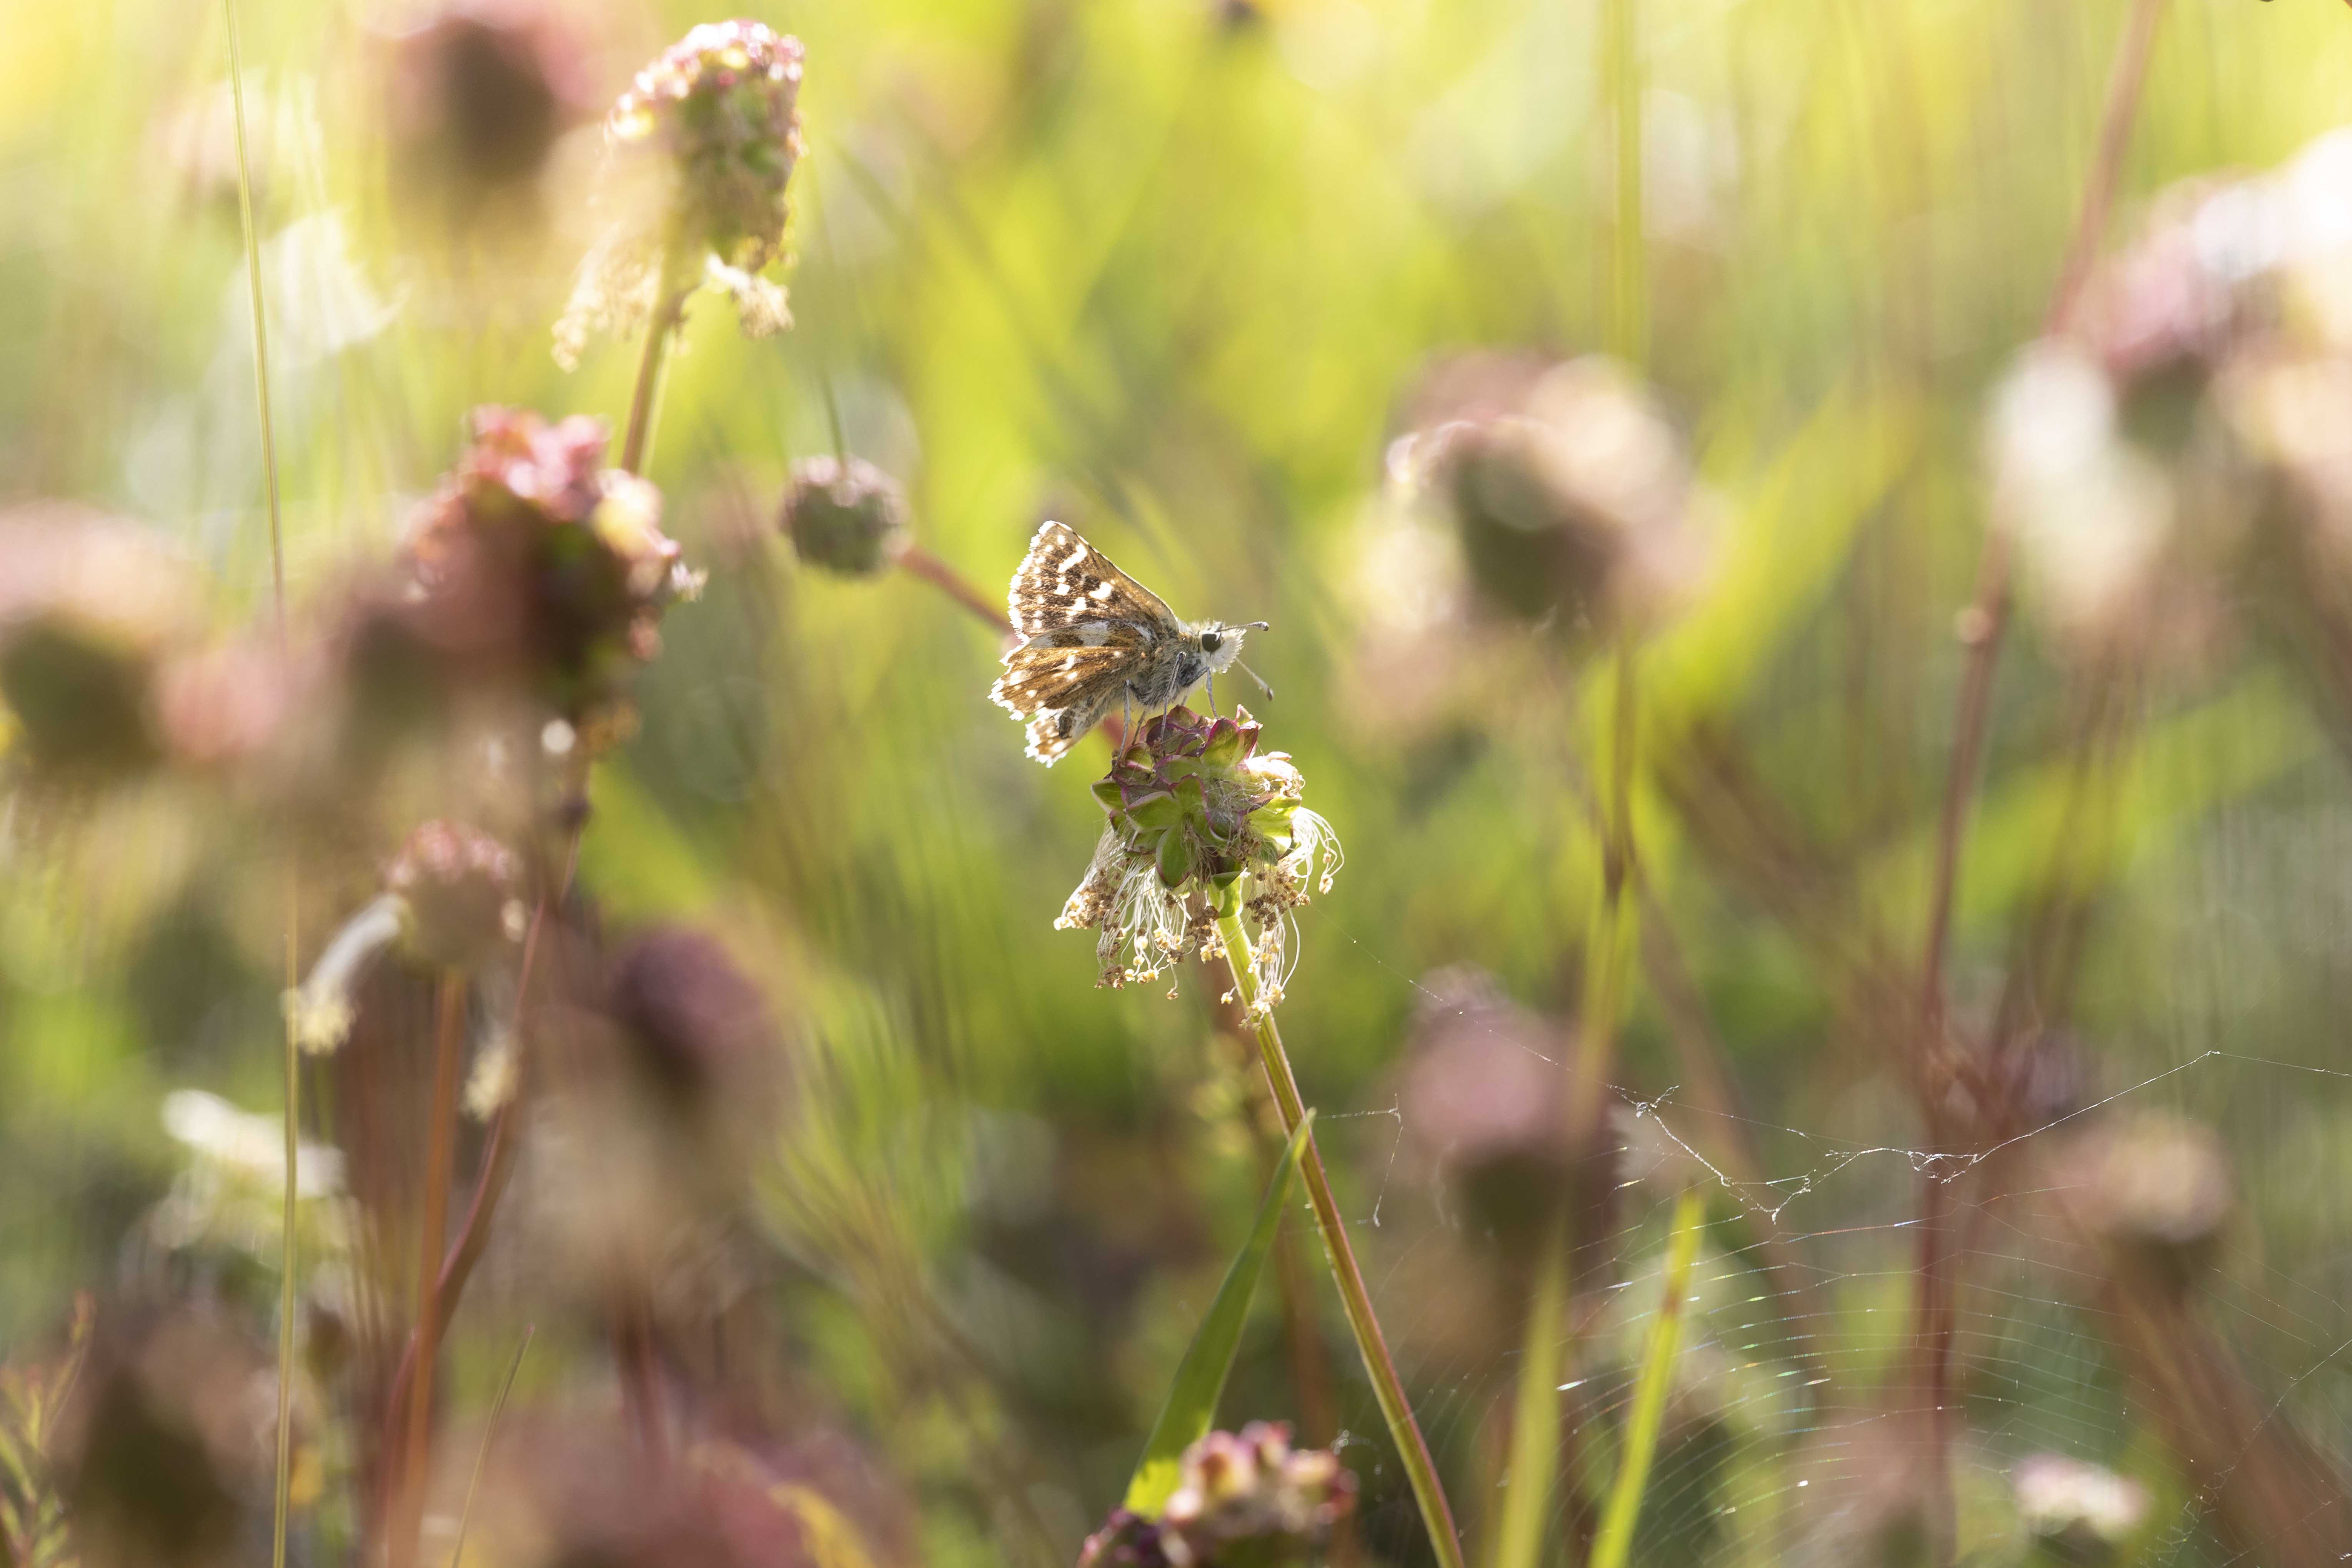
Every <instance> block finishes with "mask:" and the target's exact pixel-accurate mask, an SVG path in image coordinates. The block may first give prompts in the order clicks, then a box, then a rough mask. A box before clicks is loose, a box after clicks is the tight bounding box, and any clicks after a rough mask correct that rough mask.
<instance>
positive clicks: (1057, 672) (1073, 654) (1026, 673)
mask: <svg viewBox="0 0 2352 1568" xmlns="http://www.w3.org/2000/svg"><path fill="white" fill-rule="evenodd" d="M1062 637H1066V638H1069V639H1070V640H1069V641H1068V642H1066V643H1061V644H1058V645H1057V643H1056V640H1055V639H1056V638H1062ZM1076 637H1077V634H1076V633H1075V632H1060V633H1055V634H1051V635H1049V636H1048V637H1038V638H1035V639H1034V640H1033V641H1031V642H1029V643H1026V644H1024V645H1023V646H1022V647H1016V648H1014V649H1013V651H1012V652H1011V653H1008V654H1006V655H1005V656H1004V673H1003V675H1001V676H999V677H998V678H997V681H996V684H995V685H994V686H993V687H991V688H990V689H989V693H988V695H989V697H990V699H991V700H993V701H994V702H995V703H996V704H997V705H998V706H999V707H1001V708H1003V709H1004V710H1006V711H1008V712H1010V713H1011V714H1012V715H1013V717H1014V718H1016V719H1026V720H1027V721H1029V723H1028V736H1029V748H1028V752H1029V755H1031V756H1033V757H1034V758H1036V759H1037V760H1038V761H1039V762H1041V763H1045V764H1046V765H1047V766H1048V767H1051V766H1052V765H1053V764H1054V763H1056V762H1058V761H1060V760H1061V757H1062V754H1063V753H1064V752H1067V751H1068V750H1069V749H1070V748H1071V747H1072V746H1074V745H1076V743H1077V741H1078V737H1079V736H1081V735H1084V734H1085V733H1086V732H1087V731H1089V730H1091V729H1093V728H1094V727H1095V724H1096V723H1097V721H1099V720H1100V719H1101V718H1102V716H1103V714H1104V713H1105V712H1107V711H1108V710H1109V708H1110V706H1111V704H1112V703H1114V702H1116V701H1118V698H1119V694H1120V693H1121V692H1122V691H1124V690H1125V689H1126V688H1127V677H1128V672H1129V670H1130V669H1131V668H1133V667H1134V664H1135V660H1136V657H1137V647H1138V646H1139V645H1137V644H1134V643H1129V644H1126V645H1111V644H1102V645H1098V646H1089V645H1087V644H1085V643H1081V642H1079V641H1077V640H1076Z"/></svg>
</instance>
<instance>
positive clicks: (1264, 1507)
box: [1078, 1421, 1356, 1568]
mask: <svg viewBox="0 0 2352 1568" xmlns="http://www.w3.org/2000/svg"><path fill="white" fill-rule="evenodd" d="M1355 1500H1356V1478H1355V1477H1354V1476H1353V1475H1351V1474H1350V1473H1349V1470H1348V1468H1347V1467H1346V1466H1344V1465H1342V1464H1340V1463H1339V1456H1338V1455H1336V1454H1333V1453H1331V1452H1330V1451H1328V1449H1323V1448H1293V1447H1291V1446H1290V1428H1289V1426H1286V1425H1285V1424H1283V1423H1280V1422H1265V1421H1253V1422H1251V1423H1250V1424H1249V1425H1248V1426H1244V1427H1243V1428H1242V1429H1241V1431H1240V1432H1238V1433H1234V1432H1212V1433H1210V1434H1209V1435H1208V1436H1205V1437H1203V1438H1202V1439H1201V1440H1200V1441H1199V1442H1197V1443H1195V1444H1193V1445H1192V1447H1189V1448H1187V1449H1185V1450H1184V1457H1183V1458H1182V1459H1181V1460H1180V1461H1179V1474H1178V1479H1177V1483H1176V1490H1175V1492H1174V1494H1173V1495H1172V1496H1171V1497H1170V1498H1169V1500H1168V1504H1167V1506H1166V1507H1165V1508H1164V1509H1162V1510H1160V1516H1159V1517H1158V1518H1157V1519H1151V1518H1147V1517H1146V1516H1144V1515H1142V1514H1139V1513H1136V1512H1134V1511H1133V1510H1129V1509H1119V1510H1116V1511H1114V1512H1113V1513H1112V1514H1111V1516H1110V1518H1109V1520H1108V1521H1106V1522H1105V1523H1104V1525H1103V1528H1102V1529H1100V1530H1098V1531H1096V1532H1095V1533H1094V1534H1093V1535H1091V1536H1089V1537H1087V1543H1086V1545H1085V1546H1084V1547H1083V1548H1081V1549H1080V1551H1079V1552H1078V1568H1285V1565H1286V1564H1291V1563H1304V1562H1306V1561H1307V1559H1308V1557H1309V1556H1310V1555H1311V1554H1312V1553H1313V1552H1315V1551H1316V1550H1317V1549H1318V1547H1320V1546H1321V1545H1322V1543H1323V1542H1324V1541H1325V1540H1326V1539H1328V1537H1329V1535H1330V1533H1331V1527H1332V1526H1333V1525H1335V1524H1337V1523H1338V1522H1339V1521H1340V1520H1341V1519H1343V1518H1345V1517H1346V1516H1347V1514H1348V1511H1349V1509H1351V1508H1353V1507H1354V1506H1355Z"/></svg>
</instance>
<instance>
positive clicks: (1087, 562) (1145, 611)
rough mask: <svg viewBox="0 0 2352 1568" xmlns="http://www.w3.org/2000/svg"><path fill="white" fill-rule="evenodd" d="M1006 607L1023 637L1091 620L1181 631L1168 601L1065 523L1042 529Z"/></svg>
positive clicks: (1149, 633) (1159, 632)
mask: <svg viewBox="0 0 2352 1568" xmlns="http://www.w3.org/2000/svg"><path fill="white" fill-rule="evenodd" d="M1005 608H1006V609H1007V610H1009V611H1010V612H1011V613H1012V616H1013V630H1014V631H1016V632H1018V633H1020V634H1021V635H1022V636H1023V637H1044V636H1045V635H1047V634H1049V633H1052V632H1056V631H1067V630H1070V629H1072V628H1075V627H1078V626H1086V625H1087V624H1090V623H1110V624H1114V625H1125V626H1134V627H1136V628H1138V630H1139V631H1140V632H1141V633H1142V634H1143V635H1144V636H1145V637H1169V636H1172V635H1174V634H1175V633H1176V632H1178V631H1180V630H1181V629H1182V623H1181V622H1180V621H1178V620H1177V618H1176V615H1175V612H1174V611H1172V610H1171V609H1170V608H1169V607H1168V604H1167V601H1166V600H1164V599H1162V598H1160V595H1157V594H1155V593H1153V592H1152V591H1151V590H1150V589H1149V588H1147V587H1145V586H1144V585H1143V584H1140V583H1139V582H1137V581H1136V580H1135V579H1134V578H1132V577H1130V576H1129V575H1128V574H1126V573H1124V572H1122V571H1120V570H1119V569H1118V567H1117V566H1115V565H1113V564H1112V563H1111V560H1110V557H1109V556H1108V555H1105V554H1104V553H1103V552H1101V551H1099V550H1097V549H1096V548H1095V547H1094V546H1093V545H1091V544H1088V543H1087V542H1086V541H1085V540H1083V539H1081V538H1079V537H1078V531H1077V530H1076V529H1075V528H1072V527H1071V526H1070V525H1069V524H1068V523H1066V522H1048V523H1045V524H1042V525H1041V526H1040V527H1039V528H1038V530H1037V534H1036V537H1035V538H1034V539H1032V540H1030V542H1029V553H1028V554H1027V555H1025V556H1024V557H1022V560H1021V565H1020V568H1019V570H1017V571H1015V572H1014V573H1013V590H1012V592H1011V593H1010V594H1009V595H1006V602H1005Z"/></svg>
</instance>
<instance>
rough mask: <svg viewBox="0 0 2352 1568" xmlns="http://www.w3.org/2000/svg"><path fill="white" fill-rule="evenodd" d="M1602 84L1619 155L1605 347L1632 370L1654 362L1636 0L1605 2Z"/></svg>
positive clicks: (1615, 172) (1614, 185)
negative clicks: (1646, 263)
mask: <svg viewBox="0 0 2352 1568" xmlns="http://www.w3.org/2000/svg"><path fill="white" fill-rule="evenodd" d="M1601 83H1602V89H1603V91H1604V92H1605V93H1606V95H1607V100H1608V106H1609V118H1610V127H1611V135H1610V141H1611V142H1612V151H1613V152H1614V153H1615V158H1614V168H1613V170H1612V181H1611V184H1612V198H1613V200H1612V209H1611V216H1610V223H1609V244H1608V251H1607V272H1606V278H1607V287H1608V300H1607V305H1606V308H1605V310H1604V312H1603V315H1602V322H1603V325H1602V338H1601V341H1602V342H1604V343H1606V344H1607V345H1608V349H1609V352H1610V353H1612V354H1615V355H1616V356H1617V357H1618V358H1620V359H1622V360H1623V361H1624V362H1625V363H1628V364H1633V365H1639V364H1642V363H1644V362H1645V361H1646V360H1647V359H1648V358H1649V336H1650V309H1649V290H1648V281H1649V280H1648V278H1647V276H1646V274H1645V272H1644V270H1643V244H1642V224H1643V214H1642V47H1641V32H1640V24H1639V19H1638V16H1636V12H1635V0H1601Z"/></svg>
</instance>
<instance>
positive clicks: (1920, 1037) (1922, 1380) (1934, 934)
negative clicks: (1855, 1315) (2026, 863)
mask: <svg viewBox="0 0 2352 1568" xmlns="http://www.w3.org/2000/svg"><path fill="white" fill-rule="evenodd" d="M2163 16H2164V0H2134V3H2133V5H2132V9H2131V14H2130V15H2129V16H2128V17H2126V20H2125V23H2124V31H2123V37H2121V38H2120V39H2118V40H2117V41H2116V58H2115V64H2114V67H2113V68H2111V69H2110V71H2109V72H2108V77H2107V93H2106V103H2105V108H2104V109H2103V110H2102V111H2101V114H2100V117H2099V139H2098V143H2097V146H2096V148H2095V151H2094V153H2093V154H2092V159H2091V167H2090V171H2089V173H2088V174H2086V175H2085V176H2084V183H2083V195H2082V199H2081V201H2080V203H2079V204H2078V205H2077V206H2076V209H2075V218H2074V233H2073V236H2072V237H2071V238H2070V239H2069V240H2068V242H2067V247H2066V252H2065V255H2064V257H2063V258H2062V260H2061V262H2060V264H2059V270H2058V279H2057V281H2056V282H2055V283H2054V284H2053V286H2052V288H2051V292H2050V303H2049V307H2048V309H2047V310H2045V311H2044V312H2043V316H2042V331H2043V333H2044V334H2045V335H2051V334H2055V333H2058V332H2062V331H2064V330H2065V328H2066V326H2067V324H2068V323H2069V322H2070V321H2072V320H2073V318H2074V307H2075V304H2076V302H2077V300H2079V298H2080V296H2081V294H2082V290H2083V286H2084V283H2085V282H2086V281H2087V280H2088V279H2089V278H2090V275H2091V266H2092V262H2093V261H2094V259H2095V258H2096V256H2097V253H2098V248H2099V244H2100V240H2101V238H2102V237H2103V236H2104V235H2105V232H2106V225H2107V214H2108V212H2109V210H2110V209H2111V208H2112V207H2113V205H2114V204H2115V194H2116V183H2117V181H2118V180H2119V179H2120V178H2121V176H2122V172H2123V160H2124V153H2125V152H2126V150H2127V149H2128V147H2129V146H2130V143H2131V130H2132V122H2133V120H2134V118H2135V117H2136V115H2137V112H2138V108H2139V97H2140V88H2141V87H2142V85H2143V84H2144V83H2145V82H2146V81H2147V67H2148V60H2149V58H2150V57H2151V56H2152V55H2153V54H2154V52H2155V47H2156V35H2157V26H2158V23H2159V22H2160V21H2161V20H2162V19H2163ZM2010 552H2011V542H2010V537H2009V531H2008V530H2007V529H2006V528H2004V527H2001V526H1999V525H1996V526H1994V527H1991V528H1989V529H1987V530H1986V531H1985V541H1984V546H1983V551H1982V553H1981V554H1980V555H1979V557H1978V561H1977V582H1976V587H1975V591H1974V593H1973V595H1972V596H1971V598H1970V601H1969V605H1968V607H1967V608H1966V609H1965V610H1963V611H1962V612H1961V613H1960V616H1959V623H1958V624H1959V627H1960V636H1961V637H1962V639H1963V641H1965V642H1966V644H1967V645H1968V659H1967V664H1966V666H1965V667H1964V668H1963V669H1962V671H1961V676H1960V696H1959V707H1958V713H1957V714H1956V715H1955V716H1954V719H1953V724H1952V756H1951V763H1950V765H1949V769H1948V773H1947V774H1946V777H1945V782H1944V800H1943V809H1942V812H1941V815H1940V816H1939V817H1938V820H1937V831H1936V858H1935V869H1934V872H1933V878H1934V879H1933V881H1932V883H1931V884H1930V887H1929V891H1928V896H1927V936H1926V940H1925V943H1924V947H1923V951H1922V952H1921V956H1920V963H1919V1009H1918V1020H1917V1027H1918V1033H1917V1037H1916V1043H1915V1046H1914V1051H1915V1053H1916V1057H1917V1058H1918V1062H1917V1066H1918V1068H1919V1069H1920V1070H1918V1071H1916V1072H1915V1074H1914V1077H1915V1080H1916V1081H1917V1082H1919V1083H1920V1084H1922V1085H1923V1086H1926V1089H1925V1092H1927V1094H1928V1095H1929V1097H1930V1099H1931V1100H1933V1099H1935V1098H1937V1096H1936V1094H1935V1090H1934V1083H1935V1079H1934V1078H1933V1076H1932V1075H1931V1074H1930V1073H1929V1072H1927V1070H1926V1069H1927V1064H1929V1063H1931V1062H1933V1061H1934V1060H1936V1059H1937V1058H1940V1057H1941V1056H1943V1055H1944V1054H1945V1052H1946V1044H1945V1038H1944V1036H1945V1021H1944V960H1945V952H1946V949H1947V948H1948V946H1949V945H1950V938H1951V925H1952V909H1953V905H1954V903H1955V901H1956V900H1957V898H1958V889H1959V872H1960V858H1961V850H1962V847H1963V845H1964V843H1965V842H1966V839H1967V836H1968V824H1969V805H1970V804H1971V803H1972V801H1973V799H1974V796H1975V794H1976V783H1977V773H1978V764H1979V759H1980V757H1981V755H1982V753H1983V751H1984V745H1985V740H1986V736H1987V731H1989V729H1990V721H1991V713H1992V679H1993V672H1994V669H1995V668H1996V667H1997V666H1998V664H1999V662H2000V645H2001V635H2002V633H2003V632H2004V631H2005V630H2007V628H2008V625H2009V611H2010V598H2011V594H2010V589H2011V575H2012V563H2011V553H2010ZM1927 1110H1928V1111H1929V1125H1930V1129H1931V1131H1936V1132H1937V1142H1938V1143H1941V1142H1943V1141H1944V1132H1943V1130H1941V1129H1938V1128H1937V1126H1936V1123H1937V1121H1939V1120H1940V1113H1939V1112H1938V1111H1937V1110H1936V1108H1935V1107H1934V1106H1933V1105H1932V1104H1931V1105H1930V1106H1928V1107H1927ZM1952 1198H1953V1194H1951V1193H1950V1192H1949V1191H1948V1187H1947V1184H1946V1182H1945V1181H1944V1180H1943V1179H1942V1178H1941V1177H1940V1176H1939V1174H1938V1173H1937V1172H1936V1171H1934V1170H1933V1169H1930V1170H1928V1171H1927V1172H1926V1173H1924V1174H1923V1175H1922V1177H1921V1187H1920V1226H1919V1267H1918V1279H1919V1283H1918V1291H1917V1298H1916V1302H1915V1305H1914V1316H1915V1323H1914V1330H1913V1341H1914V1346H1913V1351H1912V1357H1913V1362H1914V1368H1915V1370H1914V1373H1913V1375H1914V1380H1915V1382H1916V1384H1917V1386H1918V1392H1919V1396H1920V1399H1921V1401H1922V1403H1923V1404H1924V1405H1925V1406H1926V1409H1925V1412H1924V1414H1925V1418H1926V1421H1927V1448H1928V1487H1929V1503H1930V1517H1929V1527H1930V1528H1929V1537H1930V1542H1931V1545H1932V1547H1933V1554H1934V1557H1935V1560H1936V1561H1937V1562H1938V1563H1948V1562H1950V1561H1951V1557H1952V1552H1953V1543H1954V1540H1955V1536H1956V1533H1957V1532H1956V1530H1955V1521H1954V1518H1953V1512H1954V1503H1953V1500H1952V1495H1951V1481H1950V1458H1949V1453H1948V1449H1949V1446H1950V1445H1949V1425H1948V1423H1949V1412H1950V1409H1951V1407H1952V1405H1953V1398H1952V1391H1951V1387H1950V1384H1951V1342H1952V1332H1953V1308H1952V1298H1953V1296H1954V1293H1955V1291H1956V1289H1957V1282H1956V1281H1954V1280H1953V1279H1951V1278H1950V1273H1951V1268H1952V1260H1951V1258H1949V1257H1948V1255H1947V1254H1948V1248H1947V1247H1946V1245H1945V1239H1944V1231H1945V1228H1946V1226H1947V1225H1948V1221H1949V1211H1950V1209H1951V1207H1952Z"/></svg>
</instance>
